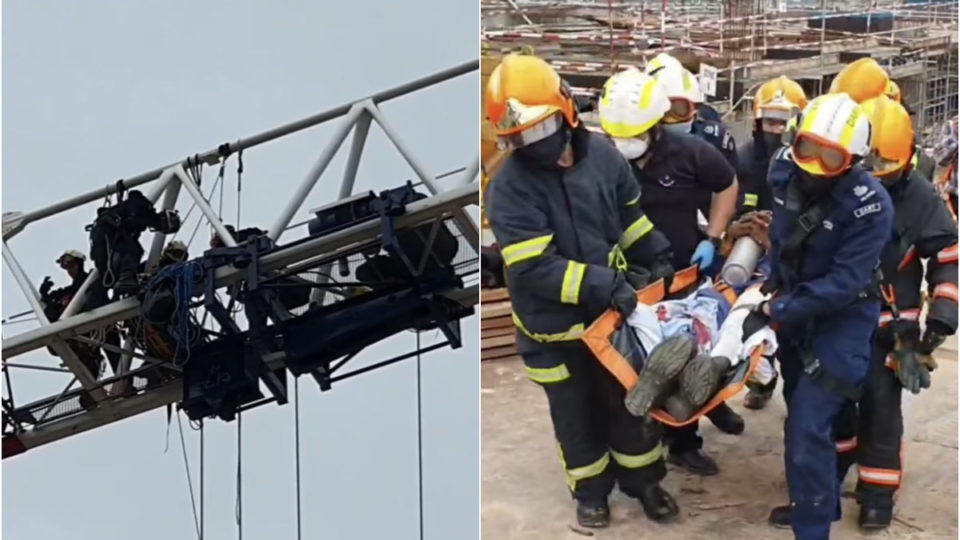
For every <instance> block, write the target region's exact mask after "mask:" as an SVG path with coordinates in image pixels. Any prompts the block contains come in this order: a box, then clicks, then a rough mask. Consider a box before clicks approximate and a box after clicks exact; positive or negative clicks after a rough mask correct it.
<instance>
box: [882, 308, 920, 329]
mask: <svg viewBox="0 0 960 540" xmlns="http://www.w3.org/2000/svg"><path fill="white" fill-rule="evenodd" d="M919 318H920V310H919V309H905V310H903V311H901V312H900V320H902V321H916V320H918V319H919ZM892 321H893V313H891V312H889V311H884V312H882V313H881V314H880V320H879V323H880V326H886V325H888V324H890V323H891V322H892Z"/></svg>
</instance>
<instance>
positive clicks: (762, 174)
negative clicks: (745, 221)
mask: <svg viewBox="0 0 960 540" xmlns="http://www.w3.org/2000/svg"><path fill="white" fill-rule="evenodd" d="M779 148H780V147H778V148H774V149H772V150H768V149H767V148H766V146H765V145H764V143H763V141H762V140H761V141H757V140H756V139H755V138H752V139H751V140H749V141H747V144H745V145H743V146H741V147H740V149H739V151H738V152H737V187H738V188H739V190H740V192H739V197H738V198H739V200H740V205H739V212H738V213H740V214H742V213H745V212H751V211H755V210H773V194H772V192H771V191H770V183H769V182H768V181H767V172H768V171H769V170H770V158H771V156H773V153H774V151H776V150H777V149H779Z"/></svg>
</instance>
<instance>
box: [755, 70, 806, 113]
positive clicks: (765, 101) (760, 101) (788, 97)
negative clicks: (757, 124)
mask: <svg viewBox="0 0 960 540" xmlns="http://www.w3.org/2000/svg"><path fill="white" fill-rule="evenodd" d="M806 106H807V94H806V93H805V92H804V91H803V88H802V87H801V86H800V85H799V84H797V83H796V82H795V81H793V80H791V79H788V78H787V77H784V76H783V75H781V76H779V77H777V78H776V79H772V80H769V81H767V82H765V83H763V84H762V85H761V86H760V88H758V89H757V93H756V94H755V95H754V97H753V117H754V118H756V119H758V120H759V119H761V118H765V117H766V118H776V119H778V120H787V121H789V120H790V119H791V118H793V117H794V116H796V115H797V113H799V112H800V111H802V110H803V108H804V107H806Z"/></svg>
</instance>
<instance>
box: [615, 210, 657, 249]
mask: <svg viewBox="0 0 960 540" xmlns="http://www.w3.org/2000/svg"><path fill="white" fill-rule="evenodd" d="M652 230H653V223H651V222H650V218H648V217H647V216H641V217H640V219H638V220H636V221H634V222H633V223H631V224H630V226H629V227H627V229H626V230H625V231H623V234H622V235H621V236H620V249H629V248H630V246H632V245H633V244H635V243H636V242H637V240H640V239H641V238H643V237H644V236H645V235H647V234H649V233H650V231H652Z"/></svg>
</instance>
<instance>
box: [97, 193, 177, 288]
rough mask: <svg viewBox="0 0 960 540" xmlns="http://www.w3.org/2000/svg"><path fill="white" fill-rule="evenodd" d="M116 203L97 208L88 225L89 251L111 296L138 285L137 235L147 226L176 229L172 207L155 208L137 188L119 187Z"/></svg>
mask: <svg viewBox="0 0 960 540" xmlns="http://www.w3.org/2000/svg"><path fill="white" fill-rule="evenodd" d="M117 199H118V200H117V203H116V204H114V205H113V206H109V207H104V208H100V209H98V210H97V218H96V220H94V222H93V224H91V225H90V226H88V228H87V230H88V231H89V232H90V255H91V256H92V258H93V262H94V265H95V266H96V268H97V272H98V273H99V274H100V282H101V284H102V285H103V286H104V287H105V288H107V289H113V292H114V299H116V298H119V297H124V296H130V295H132V294H135V293H136V292H137V291H138V290H139V289H140V284H139V281H138V280H137V274H138V272H139V270H140V259H141V258H143V246H141V245H140V235H141V234H142V233H143V232H144V231H146V230H147V229H148V228H149V229H151V230H154V231H158V232H161V233H164V234H171V233H175V232H177V231H178V230H180V216H179V214H177V212H176V210H164V211H161V212H157V210H156V209H155V208H154V207H153V204H152V203H151V202H150V201H149V200H148V199H147V198H146V197H144V196H143V194H142V193H141V192H139V191H137V190H132V191H130V192H129V193H126V198H124V191H123V190H120V191H119V193H118V194H117Z"/></svg>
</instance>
